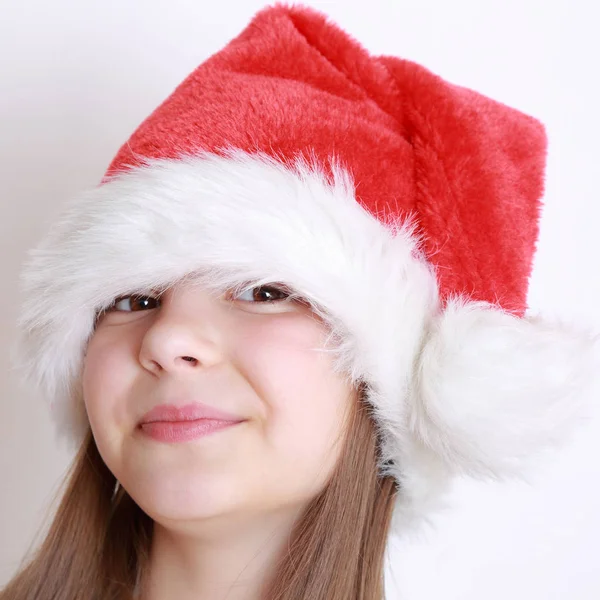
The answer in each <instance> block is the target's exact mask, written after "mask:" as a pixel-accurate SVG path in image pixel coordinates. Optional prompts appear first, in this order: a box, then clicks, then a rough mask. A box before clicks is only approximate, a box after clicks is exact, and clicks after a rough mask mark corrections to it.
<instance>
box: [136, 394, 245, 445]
mask: <svg viewBox="0 0 600 600" xmlns="http://www.w3.org/2000/svg"><path fill="white" fill-rule="evenodd" d="M242 421H244V419H240V418H239V417H236V416H235V415H232V414H229V413H226V412H224V411H221V410H218V409H216V408H212V407H209V406H206V405H204V404H197V403H194V404H186V405H185V406H175V405H174V404H161V405H159V406H155V407H154V408H153V409H152V410H151V411H149V412H148V413H146V414H145V415H144V416H143V417H142V419H141V420H140V429H141V431H142V432H143V433H144V434H145V435H147V436H149V437H150V438H152V439H154V440H157V441H160V442H186V441H189V440H193V439H196V438H199V437H202V436H204V435H208V434H209V433H213V432H215V431H219V430H221V429H225V428H227V427H231V426H233V425H237V424H238V423H241V422H242Z"/></svg>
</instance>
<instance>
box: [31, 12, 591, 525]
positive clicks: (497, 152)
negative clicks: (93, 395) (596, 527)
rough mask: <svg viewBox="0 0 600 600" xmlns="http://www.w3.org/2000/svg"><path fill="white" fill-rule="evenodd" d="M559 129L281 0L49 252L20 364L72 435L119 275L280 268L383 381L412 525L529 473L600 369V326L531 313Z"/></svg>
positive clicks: (65, 227)
mask: <svg viewBox="0 0 600 600" xmlns="http://www.w3.org/2000/svg"><path fill="white" fill-rule="evenodd" d="M546 144H547V140H546V136H545V132H544V128H543V126H542V125H541V124H540V123H539V122H538V121H537V120H536V119H534V118H532V117H530V116H527V115H525V114H523V113H521V112H519V111H517V110H515V109H513V108H510V107H508V106H505V105H503V104H501V103H499V102H496V101H494V100H491V99H489V98H487V97H485V96H483V95H481V94H478V93H476V92H474V91H472V90H469V89H466V88H464V87H460V86H457V85H453V84H451V83H448V82H447V81H445V80H443V79H441V78H440V77H438V76H436V75H434V74H433V73H431V72H430V71H429V70H427V69H426V68H424V67H422V66H420V65H418V64H415V63H414V62H410V61H408V60H403V59H400V58H396V57H393V56H372V55H370V54H369V53H368V52H367V51H366V50H365V49H364V48H363V47H362V46H361V45H360V44H359V43H358V42H357V41H356V40H354V39H353V38H351V37H350V36H349V35H348V34H347V33H345V32H344V31H343V30H342V29H340V28H339V27H337V26H336V25H335V24H334V23H332V22H331V21H329V20H328V19H327V17H326V16H325V15H323V14H321V13H319V12H317V11H315V10H313V9H310V8H306V7H301V6H289V5H285V4H276V5H274V6H269V7H266V8H264V9H263V10H262V11H260V12H259V13H258V14H256V16H255V17H254V18H253V19H252V21H251V22H250V24H249V25H248V26H247V27H246V29H244V31H242V33H241V34H240V35H238V36H237V37H236V38H235V39H233V40H232V41H231V42H230V43H229V44H227V46H226V47H225V48H224V49H222V50H221V51H220V52H218V53H216V54H214V55H213V56H211V57H210V58H209V59H208V60H206V61H205V62H204V63H203V64H201V65H200V66H199V67H198V68H197V69H196V70H195V71H194V72H193V73H192V74H191V75H190V76H189V77H188V78H187V79H186V80H185V81H184V82H183V83H182V84H181V85H180V86H179V87H178V88H177V89H176V90H175V91H174V93H173V94H172V95H171V96H170V97H169V98H167V100H166V101H165V102H164V103H163V104H162V105H161V106H160V107H159V108H158V109H157V110H155V111H154V112H153V113H152V114H151V115H150V117H149V118H148V119H146V120H145V121H144V122H143V123H142V125H141V126H140V127H139V128H138V129H137V131H135V133H134V134H133V135H132V136H131V138H130V139H129V140H128V141H127V142H126V143H125V144H124V145H123V147H122V148H121V150H120V151H119V152H118V154H117V156H116V157H115V159H114V160H113V161H112V163H111V165H110V167H109V169H108V171H107V174H106V177H105V178H104V180H103V182H102V184H101V185H99V186H98V187H96V188H95V189H93V190H91V191H88V192H87V193H84V194H82V195H81V196H80V197H78V198H76V199H75V201H73V202H71V203H70V204H69V205H68V206H67V208H66V210H65V211H64V213H63V215H62V217H61V218H60V219H59V221H58V222H57V223H56V224H55V225H54V227H53V228H52V229H51V231H50V232H49V233H48V234H47V236H46V237H45V239H44V240H43V241H42V243H41V244H40V245H39V246H38V247H37V248H36V249H35V250H34V251H32V253H31V256H30V259H29V261H28V263H27V265H26V267H25V269H24V273H23V276H22V283H23V292H24V301H23V308H22V314H21V319H20V327H21V331H22V337H21V340H20V346H19V356H20V357H21V358H20V365H21V367H22V368H23V369H25V373H26V376H27V377H28V379H29V380H30V381H32V382H35V383H37V384H38V385H39V386H40V389H41V390H42V391H43V393H44V394H45V395H47V396H48V397H49V398H50V399H51V400H52V402H53V415H54V417H55V419H56V423H57V425H58V427H59V431H60V432H61V433H62V434H65V435H67V436H69V438H70V439H71V440H73V441H76V442H77V441H80V440H81V437H82V433H83V432H84V431H85V429H86V427H87V417H86V413H85V409H84V406H83V403H82V399H81V393H80V387H79V386H80V374H81V368H82V359H83V356H84V352H85V347H86V343H87V341H88V339H89V337H90V335H91V333H92V331H93V327H94V320H95V316H96V314H97V313H98V311H101V310H102V309H104V308H106V307H108V306H109V305H110V304H111V303H112V302H113V300H114V298H115V297H117V296H121V295H125V294H129V293H136V292H139V293H143V292H144V291H147V290H156V289H166V288H167V287H169V286H170V285H172V284H174V283H176V282H177V281H180V280H181V279H182V278H185V277H186V276H189V275H190V274H192V273H195V274H197V275H198V274H201V277H202V278H203V282H204V283H205V285H206V286H208V287H209V288H210V289H214V290H215V291H220V290H221V291H222V290H225V289H229V288H232V287H236V286H240V285H244V286H246V285H247V287H246V288H244V289H248V288H249V287H251V286H253V285H265V284H269V283H274V282H277V283H281V284H285V285H286V286H288V287H289V288H291V289H293V290H294V291H295V292H296V293H298V294H299V295H300V296H302V297H303V298H304V299H306V300H308V301H309V302H310V303H311V305H312V306H313V308H314V310H315V311H316V312H317V313H318V314H319V315H320V316H322V318H323V319H324V320H325V322H326V323H327V324H328V325H329V326H330V328H331V332H332V335H331V352H332V353H333V354H334V357H335V365H336V368H337V369H339V370H340V371H343V372H346V373H348V375H349V377H350V378H351V380H352V383H354V384H357V385H358V384H359V383H364V384H366V385H365V390H366V396H365V400H366V401H367V402H368V403H369V404H370V406H372V408H373V410H372V414H373V418H374V420H375V423H376V425H377V430H378V433H379V441H380V448H381V459H380V465H379V468H380V472H381V473H382V474H392V475H393V476H394V477H395V478H396V479H397V480H398V482H399V484H400V493H399V495H398V501H397V510H396V512H395V517H394V528H400V527H401V526H402V525H405V524H407V523H410V522H412V521H414V519H415V517H416V516H417V515H421V516H422V515H426V514H427V512H428V511H429V510H430V509H432V507H434V506H435V505H436V503H437V501H438V499H439V497H440V494H441V493H442V492H443V491H444V490H445V489H446V487H447V484H448V482H449V481H451V479H452V478H453V477H454V476H455V475H459V474H467V475H471V476H475V477H493V478H498V477H504V476H506V475H518V474H519V473H521V472H522V469H523V468H524V467H525V466H526V465H527V464H528V461H529V460H530V459H531V458H532V457H535V456H536V455H537V454H538V453H539V451H541V450H544V449H546V448H547V447H549V446H551V445H553V444H555V443H556V442H559V441H561V440H562V439H563V437H564V436H565V435H566V434H567V433H568V432H569V431H570V430H571V428H572V425H573V424H574V423H575V422H576V421H577V420H578V418H579V415H580V414H581V413H580V410H581V406H582V403H583V402H584V400H585V398H586V397H587V396H588V395H589V393H590V391H589V390H590V389H592V384H593V383H595V381H596V380H597V377H598V353H597V350H596V349H597V339H596V338H594V337H593V336H591V335H586V334H582V333H573V332H571V331H570V330H569V329H567V328H565V327H561V326H559V325H551V324H548V323H544V322H542V321H540V320H538V319H532V318H527V317H525V316H524V315H525V310H526V295H527V286H528V278H529V276H530V273H531V268H532V259H533V254H534V249H535V243H536V239H537V235H538V219H539V214H540V198H541V196H542V192H543V174H544V166H545V155H546Z"/></svg>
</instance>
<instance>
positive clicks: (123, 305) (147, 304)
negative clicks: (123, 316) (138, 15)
mask: <svg viewBox="0 0 600 600" xmlns="http://www.w3.org/2000/svg"><path fill="white" fill-rule="evenodd" d="M158 303H159V300H158V299H157V298H153V297H152V296H123V297H121V298H117V299H116V300H115V301H114V303H113V304H112V306H111V307H110V308H109V309H108V310H107V312H109V311H113V310H114V311H120V312H138V311H141V310H150V309H152V308H156V307H157V306H158Z"/></svg>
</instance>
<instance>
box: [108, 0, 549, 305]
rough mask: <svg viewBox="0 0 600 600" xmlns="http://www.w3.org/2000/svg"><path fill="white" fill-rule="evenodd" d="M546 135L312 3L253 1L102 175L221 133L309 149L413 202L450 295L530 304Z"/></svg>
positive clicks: (382, 200) (226, 139) (287, 154)
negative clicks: (367, 42)
mask: <svg viewBox="0 0 600 600" xmlns="http://www.w3.org/2000/svg"><path fill="white" fill-rule="evenodd" d="M546 144H547V140H546V135H545V131H544V128H543V126H542V125H541V123H539V122H538V121H537V120H535V119H533V118H532V117H529V116H527V115H525V114H523V113H521V112H519V111H517V110H515V109H512V108H510V107H507V106H505V105H503V104H500V103H498V102H496V101H494V100H491V99H489V98H486V97H484V96H482V95H481V94H478V93H476V92H474V91H471V90H468V89H466V88H464V87H459V86H456V85H452V84H450V83H448V82H445V81H444V80H443V79H441V78H440V77H438V76H436V75H434V74H433V73H431V72H430V71H428V70H427V69H425V68H423V67H421V66H419V65H417V64H415V63H413V62H410V61H407V60H401V59H399V58H396V57H389V56H380V57H376V56H371V55H370V54H369V53H368V52H367V51H366V50H365V49H364V48H363V47H362V46H361V45H360V44H359V43H358V42H357V41H356V40H354V39H353V38H352V37H351V36H349V35H348V34H347V33H346V32H344V31H343V30H342V29H340V28H339V27H338V26H336V25H335V24H334V23H332V22H330V21H329V20H328V18H327V17H326V16H325V15H323V14H322V13H319V12H317V11H315V10H314V9H311V8H307V7H299V6H287V5H285V4H277V5H275V6H271V7H267V8H265V9H263V10H262V11H260V12H259V13H257V14H256V16H255V17H254V18H253V20H252V21H251V23H250V24H249V25H248V26H247V27H246V29H245V30H244V31H243V32H242V33H241V34H240V35H238V36H237V37H236V38H235V39H233V40H232V41H231V42H230V43H229V44H228V45H227V46H226V47H225V48H224V49H222V50H221V51H220V52H218V53H216V54H214V55H213V56H211V57H210V58H209V59H208V60H207V61H205V62H204V63H203V64H201V65H200V66H199V67H198V68H197V69H196V70H195V71H194V72H193V73H192V74H191V75H190V76H189V77H188V78H187V79H186V80H185V81H184V82H183V83H182V84H181V85H180V86H178V88H177V89H176V90H175V91H174V93H173V94H172V95H171V96H170V97H169V98H167V100H166V101H165V102H164V103H163V104H162V105H161V106H160V107H159V108H158V109H157V110H155V111H154V112H153V113H152V115H150V117H149V118H148V119H146V120H145V121H144V122H143V123H142V125H141V126H140V127H139V128H138V129H137V131H135V133H134V134H133V135H132V136H131V138H130V139H129V140H128V141H127V143H126V144H124V145H123V147H122V148H121V149H120V151H119V153H118V154H117V156H116V157H115V158H114V160H113V161H112V163H111V165H110V167H109V169H108V171H107V175H106V177H107V178H108V177H110V176H111V175H112V174H114V173H116V172H118V171H121V170H123V169H126V168H128V167H129V166H133V165H137V164H139V162H140V161H139V157H140V156H142V157H170V158H175V157H177V156H179V155H180V154H182V153H189V152H193V151H194V150H200V149H202V150H209V151H212V152H217V153H219V151H220V149H222V148H224V147H226V146H235V147H238V148H241V149H243V150H246V151H248V152H253V151H257V150H259V151H262V152H265V153H267V154H269V155H271V156H277V157H279V158H280V159H281V160H282V161H284V162H285V161H287V160H290V159H293V158H294V156H295V155H297V154H302V155H304V156H306V157H307V158H311V157H317V158H318V159H320V161H321V163H322V165H323V168H324V169H325V170H326V171H327V172H329V170H328V157H329V156H331V155H332V154H334V155H335V156H337V157H338V158H340V159H341V160H342V163H343V164H344V165H345V166H346V167H347V168H348V169H349V170H350V171H351V172H352V174H353V176H354V179H355V183H356V196H357V200H358V201H359V202H360V203H361V204H363V205H364V206H365V207H366V208H367V209H368V210H369V211H370V212H371V213H372V214H373V215H375V216H377V217H379V218H381V219H382V220H384V219H385V218H386V217H387V216H388V215H404V214H407V213H414V212H415V211H416V213H417V222H418V224H419V227H420V233H421V234H422V236H423V238H424V248H425V250H426V253H427V255H428V258H429V260H430V261H431V262H432V263H433V264H434V265H435V266H436V268H437V274H438V281H439V284H440V291H441V295H442V298H443V299H446V298H447V297H448V295H450V294H453V293H461V294H466V295H468V296H469V297H471V298H473V299H475V300H486V301H490V302H496V303H498V304H500V305H501V306H502V307H503V308H505V309H507V310H510V311H512V312H514V313H515V314H518V315H522V314H523V312H524V310H525V308H526V294H527V287H528V278H529V275H530V272H531V268H532V260H533V254H534V249H535V242H536V239H537V235H538V218H539V210H540V197H541V195H542V192H543V179H544V178H543V175H544V167H545V160H546Z"/></svg>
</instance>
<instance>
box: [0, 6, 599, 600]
mask: <svg viewBox="0 0 600 600" xmlns="http://www.w3.org/2000/svg"><path fill="white" fill-rule="evenodd" d="M306 4H309V5H311V6H313V7H316V8H320V9H322V10H323V11H325V12H326V13H327V14H328V15H329V16H330V17H331V18H332V19H333V20H334V21H335V22H337V23H338V24H339V25H340V26H342V27H343V28H344V29H345V30H346V31H348V32H349V33H350V34H351V35H352V36H353V37H355V38H357V39H358V40H359V41H360V42H361V43H362V44H363V45H364V46H365V47H366V48H368V49H369V50H370V51H371V52H372V53H373V54H383V53H385V54H394V55H397V56H401V57H404V58H408V59H411V60H414V61H417V62H420V63H421V64H423V65H425V66H426V67H428V68H429V69H431V70H432V71H434V72H436V73H438V74H440V75H442V76H443V77H444V78H446V79H448V80H450V81H452V82H454V83H458V84H461V85H465V86H468V87H471V88H473V89H476V90H478V91H480V92H482V93H484V94H486V95H489V96H491V97H493V98H495V99H497V100H500V101H503V102H505V103H507V104H509V105H512V106H514V107H516V108H519V109H521V110H523V111H525V112H528V113H530V114H532V115H535V116H536V117H538V118H539V119H541V120H542V121H543V122H544V123H545V124H546V126H547V128H548V134H549V138H550V155H549V161H548V172H547V191H546V197H545V202H546V208H545V212H544V217H543V220H542V235H541V239H540V244H539V251H538V254H537V258H536V263H535V270H534V275H533V278H532V284H531V290H530V296H529V299H530V306H531V307H532V309H533V310H535V311H536V312H541V313H543V314H545V315H547V316H548V317H554V316H561V317H563V318H566V319H567V320H572V321H574V322H576V323H586V322H587V323H589V324H590V325H593V326H594V327H595V328H598V327H600V319H599V317H598V316H597V312H598V311H597V310H596V306H597V305H598V299H599V298H600V269H599V268H598V261H599V258H600V235H599V232H598V231H597V222H598V218H599V217H600V208H598V205H599V203H598V192H597V188H596V181H595V176H596V173H597V172H598V167H597V164H598V162H599V159H600V151H599V149H598V143H599V142H598V140H600V121H599V118H598V107H599V106H600V97H599V96H600V94H599V86H598V83H597V79H598V70H599V69H598V65H597V62H598V59H599V57H600V45H599V43H598V41H597V40H598V38H597V31H596V23H597V18H598V14H597V12H596V11H597V9H596V3H595V2H591V0H590V1H588V2H587V3H584V2H583V1H582V0H580V1H579V2H573V1H570V2H567V0H546V1H542V0H521V1H519V2H517V1H516V0H504V1H503V2H489V1H488V2H486V1H485V0H453V1H452V2H448V1H445V0H419V1H410V2H409V1H406V2H404V1H400V0H395V1H391V0H388V1H385V0H369V1H368V2H358V1H350V0H345V1H344V0H337V1H336V0H332V1H329V2H327V1H321V2H319V1H316V0H307V2H306ZM263 6H264V2H263V1H249V0H244V1H243V2H241V1H239V0H238V1H234V0H219V1H218V2H214V3H210V4H209V3H206V2H201V1H199V0H189V1H184V0H168V1H166V2H163V1H160V0H129V1H128V0H102V1H96V2H94V1H92V0H87V1H83V2H82V1H81V0H79V1H74V0H53V1H52V2H48V0H20V1H19V2H10V3H9V2H8V1H7V0H4V2H3V3H2V5H1V12H0V157H1V160H0V183H1V187H0V190H1V193H0V211H1V212H0V215H1V216H0V273H1V281H2V311H1V312H0V336H1V340H2V345H1V347H0V398H1V403H0V486H1V488H0V489H1V498H0V545H1V548H0V586H1V585H2V584H4V583H5V582H6V581H7V580H8V579H9V578H10V577H11V576H12V574H13V573H14V571H15V570H16V568H17V566H18V562H19V560H20V558H21V557H22V556H23V554H24V552H25V551H26V549H27V548H28V546H29V544H30V542H31V540H32V539H33V536H34V533H35V532H36V531H38V530H39V529H40V526H41V524H42V522H43V520H44V517H45V515H46V514H47V511H48V506H49V502H50V499H51V497H52V493H53V492H54V491H55V489H56V486H57V484H58V482H59V480H60V478H61V476H62V475H63V473H64V471H65V469H66V467H67V465H68V462H69V460H70V458H71V455H70V453H69V451H67V449H66V448H64V447H60V446H59V445H57V443H56V441H55V439H54V432H53V430H52V427H51V424H50V419H49V411H48V410H47V408H46V407H45V406H44V405H43V404H42V403H41V402H40V401H39V399H37V398H34V397H32V395H31V394H28V392H27V390H26V389H23V388H22V387H19V385H18V383H17V381H16V378H15V376H14V374H12V373H11V370H10V365H9V346H10V342H11V340H12V339H13V336H14V321H15V318H16V312H17V293H16V280H17V273H18V269H19V266H20V264H21V261H22V260H23V258H24V252H25V250H26V249H27V248H28V247H30V246H31V245H33V244H34V243H35V242H36V241H37V239H38V238H39V236H40V235H41V234H42V233H43V231H44V230H45V228H46V226H47V225H48V223H49V222H50V220H51V219H52V218H53V217H54V216H55V215H56V214H57V212H58V210H59V208H60V206H61V204H62V203H63V202H64V201H65V200H66V199H67V198H69V197H70V196H72V195H74V194H75V193H77V192H78V191H80V190H82V189H83V188H86V187H90V186H94V185H96V184H97V183H98V182H99V180H100V178H101V176H102V174H103V173H104V170H105V168H106V167H107V165H108V163H109V162H110V159H111V158H112V157H113V155H114V154H115V153H116V151H117V150H118V148H119V146H120V145H121V143H123V142H124V141H125V140H126V139H127V137H128V136H129V135H130V134H131V132H132V131H133V129H134V128H135V127H136V126H137V125H138V124H139V123H140V122H141V121H142V120H143V119H144V118H145V117H146V116H147V115H148V114H149V113H150V112H151V111H152V110H153V109H154V108H155V107H156V106H157V105H158V104H159V103H160V102H161V101H162V100H163V99H164V98H165V97H166V96H167V95H168V94H170V92H171V91H172V90H173V88H174V87H175V86H176V85H177V84H178V83H179V82H180V81H181V80H182V79H183V78H184V77H185V76H186V75H188V73H189V72H191V71H192V70H193V69H194V68H195V67H196V66H197V65H198V64H200V63H201V62H202V61H204V60H205V59H206V58H208V56H210V55H211V54H213V53H215V52H217V51H218V50H220V49H221V48H222V47H223V46H224V45H225V44H226V43H227V42H228V41H229V40H230V39H232V38H233V37H235V36H236V35H237V34H238V33H240V32H241V31H242V29H243V28H244V27H245V26H246V25H247V23H248V22H249V20H250V18H251V17H252V15H253V14H254V13H255V12H256V11H257V10H258V9H260V8H262V7H263ZM599 440H600V424H598V422H597V421H594V420H593V421H591V422H590V424H589V426H588V427H587V429H582V431H581V433H580V434H579V436H578V437H577V438H576V439H575V440H574V441H573V442H572V443H571V445H569V446H568V447H567V448H566V449H565V450H564V452H563V453H562V454H561V455H560V456H558V457H556V458H555V459H554V460H553V461H552V463H551V464H546V465H544V467H543V469H541V470H540V474H539V476H538V479H537V480H536V481H535V482H534V484H533V485H532V486H529V487H528V486H525V485H516V484H505V485H483V484H474V483H468V482H464V483H461V484H460V485H459V486H458V488H457V491H456V494H455V495H454V500H455V509H453V510H452V511H451V512H450V513H448V514H447V515H445V516H444V517H443V518H440V519H439V522H438V528H437V530H436V531H435V532H433V533H431V534H429V535H428V536H427V537H423V538H420V539H403V540H397V539H393V540H392V542H393V543H392V548H391V553H390V563H391V565H392V567H391V568H390V569H389V570H388V572H387V583H388V600H393V599H396V598H404V599H406V600H424V599H438V598H444V600H459V599H460V600H482V599H485V600H500V599H502V600H505V599H506V598H511V600H555V599H557V600H558V599H561V600H563V599H564V600H567V599H568V600H592V599H593V600H598V598H600V550H599V549H598V548H599V542H598V540H599V539H600V516H599V514H598V512H599V511H598V507H600V484H599V483H598V476H599V475H600V467H598V466H597V463H598V458H597V457H600V441H599ZM315 600H316V599H315Z"/></svg>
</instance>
